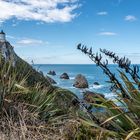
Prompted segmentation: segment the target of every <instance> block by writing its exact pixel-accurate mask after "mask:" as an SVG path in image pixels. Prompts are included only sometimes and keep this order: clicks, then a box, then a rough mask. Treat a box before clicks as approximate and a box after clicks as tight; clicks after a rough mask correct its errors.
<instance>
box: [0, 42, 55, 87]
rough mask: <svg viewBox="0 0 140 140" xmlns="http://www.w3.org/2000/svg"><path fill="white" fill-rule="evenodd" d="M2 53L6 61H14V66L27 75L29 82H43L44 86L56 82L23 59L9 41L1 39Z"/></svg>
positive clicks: (0, 48) (0, 52) (0, 47)
mask: <svg viewBox="0 0 140 140" xmlns="http://www.w3.org/2000/svg"><path fill="white" fill-rule="evenodd" d="M0 54H1V57H2V58H3V59H4V60H5V61H10V62H12V65H13V67H15V68H16V69H17V70H18V73H19V74H22V76H26V75H28V76H27V84H29V85H35V84H36V83H41V84H42V85H44V86H49V85H51V84H55V81H54V80H53V79H51V78H50V77H48V76H46V77H45V76H44V75H43V74H42V73H40V72H38V71H36V70H35V69H34V68H33V67H32V66H31V65H30V64H28V63H27V62H26V61H24V60H23V59H21V58H20V57H19V56H18V55H17V54H16V53H15V51H14V49H13V47H12V46H11V44H10V43H9V42H7V41H5V42H1V41H0Z"/></svg>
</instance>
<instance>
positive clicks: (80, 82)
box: [73, 74, 88, 88]
mask: <svg viewBox="0 0 140 140" xmlns="http://www.w3.org/2000/svg"><path fill="white" fill-rule="evenodd" d="M73 86H74V87H76V88H88V81H87V79H86V78H85V76H83V75H82V74H78V75H77V76H76V77H75V80H74V84H73Z"/></svg>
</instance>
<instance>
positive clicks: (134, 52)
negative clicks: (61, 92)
mask: <svg viewBox="0 0 140 140" xmlns="http://www.w3.org/2000/svg"><path fill="white" fill-rule="evenodd" d="M139 7H140V0H0V26H1V27H0V28H1V29H3V30H4V31H5V32H6V34H7V40H8V41H10V43H11V44H12V45H13V46H14V49H15V51H16V53H17V54H18V55H19V56H20V57H22V58H24V59H25V60H27V61H28V62H31V61H32V60H33V61H34V63H42V64H82V63H86V64H87V63H92V62H91V61H90V60H89V58H88V57H87V56H85V55H83V54H81V52H79V51H78V50H76V45H77V44H78V43H83V44H86V45H87V46H89V47H91V46H92V47H93V50H94V51H95V52H96V51H98V50H99V48H106V49H108V50H111V51H114V52H116V53H118V55H120V56H124V55H125V56H127V57H129V58H130V59H131V60H132V62H133V63H140V39H139V37H140V8H139Z"/></svg>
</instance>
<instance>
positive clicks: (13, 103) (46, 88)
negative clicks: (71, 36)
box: [0, 47, 140, 140]
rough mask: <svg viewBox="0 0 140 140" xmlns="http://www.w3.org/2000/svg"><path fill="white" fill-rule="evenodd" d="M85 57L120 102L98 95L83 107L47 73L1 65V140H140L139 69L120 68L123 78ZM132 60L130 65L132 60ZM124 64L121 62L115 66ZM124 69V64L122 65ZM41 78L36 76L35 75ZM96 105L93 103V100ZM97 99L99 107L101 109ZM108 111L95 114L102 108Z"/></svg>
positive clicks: (3, 62) (18, 66)
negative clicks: (107, 77)
mask: <svg viewBox="0 0 140 140" xmlns="http://www.w3.org/2000/svg"><path fill="white" fill-rule="evenodd" d="M81 50H82V52H84V53H86V54H88V55H89V56H90V58H91V59H92V60H93V61H94V60H95V61H94V62H95V63H96V64H97V65H98V66H100V67H101V68H102V69H103V71H104V73H105V74H106V75H107V76H109V78H110V82H111V83H112V85H113V87H114V90H115V92H116V93H117V95H118V96H117V97H116V99H115V100H109V99H106V98H103V97H102V96H100V95H98V98H97V99H95V98H93V99H92V98H91V99H90V101H91V102H89V103H86V102H85V101H84V104H83V102H80V101H79V99H78V98H77V97H76V95H75V94H74V93H72V92H70V91H68V90H65V89H61V88H59V87H55V86H52V85H51V83H50V81H48V79H46V78H45V77H44V76H43V74H39V73H38V72H36V71H35V70H34V69H32V67H31V66H30V65H28V64H27V63H21V62H20V61H19V62H18V65H17V66H16V67H13V65H12V62H5V61H3V60H2V59H1V60H0V139H2V140H7V139H10V140H20V139H22V140H28V139H29V140H30V139H33V140H40V139H42V140H43V139H44V140H46V139H47V140H54V139H55V140H59V139H63V140H124V139H125V140H139V139H140V89H139V79H136V77H137V76H136V74H137V73H136V71H138V70H135V69H136V68H134V70H132V71H130V72H132V73H130V76H129V77H128V74H129V73H126V71H124V70H123V69H124V68H123V67H121V68H119V67H118V68H119V70H118V73H119V75H120V79H121V84H120V79H116V77H115V76H114V74H113V73H112V72H111V71H110V70H109V69H108V67H107V64H106V63H102V61H101V59H100V57H99V56H98V57H97V56H94V54H92V52H91V49H90V51H89V52H88V50H87V49H85V48H84V47H83V48H82V49H81ZM127 61H128V60H127ZM116 62H119V61H116ZM123 65H125V64H124V63H123ZM36 75H37V76H36ZM92 100H93V101H92ZM95 100H97V101H98V102H100V104H97V102H96V101H95ZM99 107H100V108H103V109H104V112H96V113H95V112H93V111H92V110H93V109H95V108H97V110H98V108H99Z"/></svg>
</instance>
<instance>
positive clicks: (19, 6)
mask: <svg viewBox="0 0 140 140" xmlns="http://www.w3.org/2000/svg"><path fill="white" fill-rule="evenodd" d="M77 8H79V5H78V0H0V21H1V22H4V21H6V20H8V19H12V18H16V19H19V20H35V21H43V22H46V23H49V22H69V21H71V20H72V19H73V18H75V17H76V16H77V13H75V12H74V10H75V9H77Z"/></svg>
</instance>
